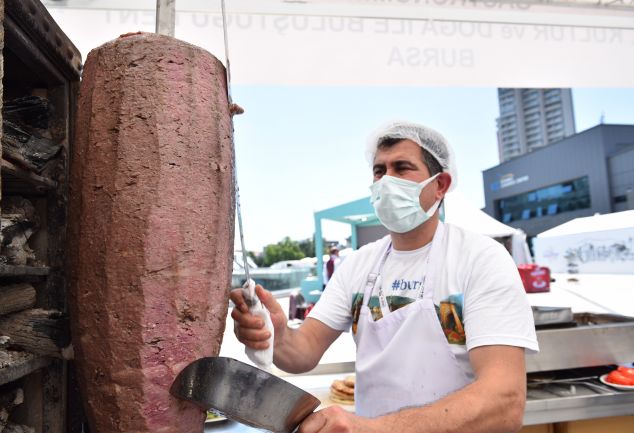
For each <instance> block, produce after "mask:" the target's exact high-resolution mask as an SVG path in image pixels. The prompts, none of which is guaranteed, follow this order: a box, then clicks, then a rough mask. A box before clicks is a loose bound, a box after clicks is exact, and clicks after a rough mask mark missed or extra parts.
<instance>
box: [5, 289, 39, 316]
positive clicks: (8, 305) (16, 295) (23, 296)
mask: <svg viewBox="0 0 634 433" xmlns="http://www.w3.org/2000/svg"><path fill="white" fill-rule="evenodd" d="M35 295H36V293H35V288H34V287H33V286H32V285H30V284H29V283H18V284H11V285H9V286H3V287H0V316H3V315H5V314H9V313H15V312H17V311H22V310H26V309H27V308H31V307H33V306H34V305H35Z"/></svg>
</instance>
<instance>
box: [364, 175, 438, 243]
mask: <svg viewBox="0 0 634 433" xmlns="http://www.w3.org/2000/svg"><path fill="white" fill-rule="evenodd" d="M437 176H438V174H435V175H434V176H432V177H430V178H429V179H427V180H425V181H424V182H421V183H417V182H412V181H411V180H405V179H400V178H398V177H393V176H387V175H385V176H383V177H382V178H381V179H379V180H378V181H376V182H374V183H373V184H372V185H371V186H370V190H371V191H372V196H371V198H370V203H372V205H373V206H374V211H375V212H376V216H377V217H378V218H379V221H381V224H383V225H384V226H385V227H386V228H387V229H388V230H389V231H391V232H395V233H406V232H408V231H410V230H413V229H415V228H416V227H418V226H419V225H421V224H423V223H424V222H425V221H427V220H428V219H429V218H431V217H432V216H433V215H434V214H435V213H436V210H437V209H438V205H439V204H440V200H438V201H436V203H434V204H433V206H432V207H431V208H429V210H428V211H427V212H425V210H423V208H421V207H420V200H419V197H420V193H421V191H422V190H423V188H425V187H426V186H427V185H429V184H430V183H431V182H432V181H433V180H434V179H435V178H436V177H437Z"/></svg>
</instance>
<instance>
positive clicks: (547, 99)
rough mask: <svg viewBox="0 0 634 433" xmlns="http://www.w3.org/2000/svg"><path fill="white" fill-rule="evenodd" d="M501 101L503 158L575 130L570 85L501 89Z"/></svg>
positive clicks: (511, 156) (532, 149) (499, 148)
mask: <svg viewBox="0 0 634 433" xmlns="http://www.w3.org/2000/svg"><path fill="white" fill-rule="evenodd" d="M498 102H499V104H500V117H499V118H498V119H497V128H498V152H499V155H500V161H502V162H504V161H508V160H510V159H512V158H516V157H518V156H521V155H524V154H526V153H530V152H532V151H534V150H535V149H539V148H541V147H544V146H547V145H549V144H551V143H554V142H556V141H559V140H561V139H562V138H564V137H568V136H570V135H572V134H574V133H575V117H574V111H573V108H572V92H571V91H570V89H498Z"/></svg>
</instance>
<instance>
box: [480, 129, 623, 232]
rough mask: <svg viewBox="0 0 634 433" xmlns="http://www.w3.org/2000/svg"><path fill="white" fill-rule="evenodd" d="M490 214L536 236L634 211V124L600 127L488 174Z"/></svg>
mask: <svg viewBox="0 0 634 433" xmlns="http://www.w3.org/2000/svg"><path fill="white" fill-rule="evenodd" d="M482 177H483V181H484V196H485V208H484V211H485V212H486V213H488V214H489V215H491V216H493V217H494V218H496V219H497V220H499V221H501V222H503V223H504V224H508V225H510V226H513V227H516V228H520V229H522V230H524V231H525V232H526V233H527V234H528V235H529V236H534V235H536V234H538V233H541V232H543V231H545V230H547V229H549V228H551V227H555V226H557V225H559V224H562V223H564V222H566V221H569V220H571V219H574V218H577V217H582V216H589V215H594V214H595V213H601V214H605V213H611V212H618V211H623V210H628V209H634V192H633V191H634V125H603V124H602V125H598V126H595V127H593V128H590V129H588V130H586V131H583V132H581V133H579V134H575V135H573V136H570V137H567V138H564V139H563V140H560V141H558V142H557V143H554V144H552V145H550V146H547V147H543V148H541V149H539V150H536V151H534V152H531V153H528V154H526V155H523V156H520V157H517V158H514V159H511V160H510V161H507V162H503V163H501V164H500V165H497V166H495V167H492V168H489V169H487V170H485V171H483V172H482Z"/></svg>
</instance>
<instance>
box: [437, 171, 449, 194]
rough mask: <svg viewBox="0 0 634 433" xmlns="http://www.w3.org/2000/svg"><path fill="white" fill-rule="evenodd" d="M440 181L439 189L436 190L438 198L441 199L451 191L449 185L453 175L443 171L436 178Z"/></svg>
mask: <svg viewBox="0 0 634 433" xmlns="http://www.w3.org/2000/svg"><path fill="white" fill-rule="evenodd" d="M436 180H437V181H438V190H437V191H436V199H441V198H443V197H444V196H445V194H447V191H449V187H450V186H451V175H450V174H449V173H446V172H444V171H443V172H442V173H440V174H439V175H438V177H437V178H436Z"/></svg>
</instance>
